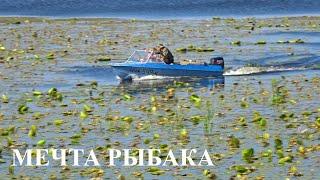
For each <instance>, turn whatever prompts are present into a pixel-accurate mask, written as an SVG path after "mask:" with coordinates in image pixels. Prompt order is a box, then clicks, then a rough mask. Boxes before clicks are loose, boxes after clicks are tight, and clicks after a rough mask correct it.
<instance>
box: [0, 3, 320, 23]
mask: <svg viewBox="0 0 320 180" xmlns="http://www.w3.org/2000/svg"><path fill="white" fill-rule="evenodd" d="M0 3H1V6H0V15H16V16H51V17H125V18H133V17H136V18H155V19H158V18H160V19H162V18H170V19H172V18H206V17H212V16H240V17H241V16H253V15H254V16H275V15H303V14H319V12H320V1H314V0H299V1H296V0H284V1H278V0H264V1H261V0H211V1H207V0H182V1H178V0H158V1H148V0H134V1H127V0H117V1H112V0H92V1H87V0H77V1H76V0H50V1H43V0H16V1H12V0H1V1H0Z"/></svg>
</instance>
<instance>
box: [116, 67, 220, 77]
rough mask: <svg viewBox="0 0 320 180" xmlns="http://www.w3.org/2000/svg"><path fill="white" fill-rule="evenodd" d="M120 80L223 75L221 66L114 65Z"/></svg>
mask: <svg viewBox="0 0 320 180" xmlns="http://www.w3.org/2000/svg"><path fill="white" fill-rule="evenodd" d="M111 66H112V68H113V70H114V72H115V74H117V76H118V77H119V78H120V79H130V78H132V77H143V76H148V75H154V76H169V77H186V76H187V77H218V76H222V74H223V67H222V66H220V65H200V64H188V65H180V64H164V63H114V64H111Z"/></svg>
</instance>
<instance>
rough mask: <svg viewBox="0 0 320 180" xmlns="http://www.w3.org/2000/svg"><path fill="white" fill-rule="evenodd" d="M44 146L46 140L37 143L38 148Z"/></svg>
mask: <svg viewBox="0 0 320 180" xmlns="http://www.w3.org/2000/svg"><path fill="white" fill-rule="evenodd" d="M45 144H46V140H44V139H42V140H39V141H38V142H37V145H38V146H44V145H45Z"/></svg>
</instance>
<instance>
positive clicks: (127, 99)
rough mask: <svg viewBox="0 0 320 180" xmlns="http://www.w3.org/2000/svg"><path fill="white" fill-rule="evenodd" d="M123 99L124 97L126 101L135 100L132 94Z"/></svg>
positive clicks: (124, 96)
mask: <svg viewBox="0 0 320 180" xmlns="http://www.w3.org/2000/svg"><path fill="white" fill-rule="evenodd" d="M122 97H123V100H125V101H131V100H133V96H131V95H130V94H125V95H123V96H122Z"/></svg>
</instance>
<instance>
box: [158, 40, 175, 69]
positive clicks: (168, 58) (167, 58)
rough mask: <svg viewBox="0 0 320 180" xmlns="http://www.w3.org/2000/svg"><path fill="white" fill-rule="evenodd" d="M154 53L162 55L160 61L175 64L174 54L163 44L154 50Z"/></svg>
mask: <svg viewBox="0 0 320 180" xmlns="http://www.w3.org/2000/svg"><path fill="white" fill-rule="evenodd" d="M154 53H155V54H160V60H162V61H163V62H165V63H166V64H171V63H173V62H174V58H173V55H172V53H171V52H170V50H169V49H168V48H167V47H165V46H164V45H163V44H159V46H157V47H156V48H154Z"/></svg>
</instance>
